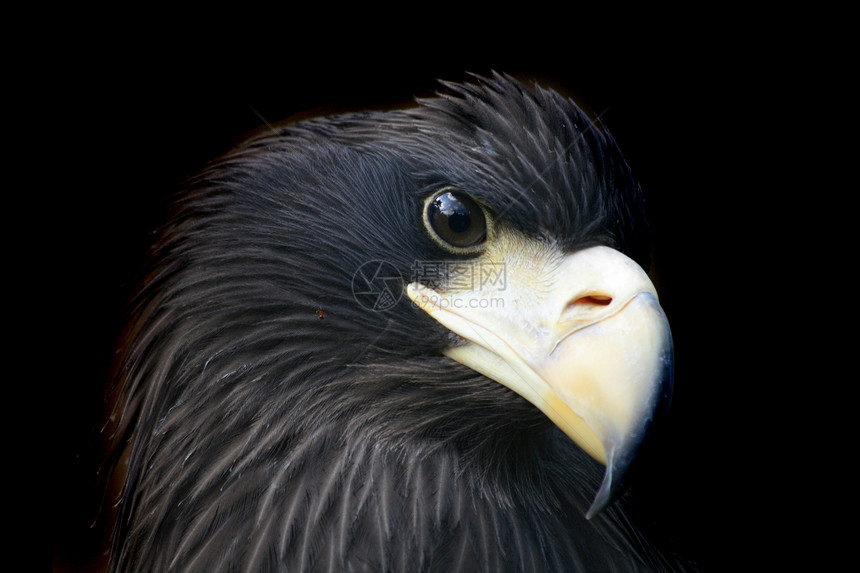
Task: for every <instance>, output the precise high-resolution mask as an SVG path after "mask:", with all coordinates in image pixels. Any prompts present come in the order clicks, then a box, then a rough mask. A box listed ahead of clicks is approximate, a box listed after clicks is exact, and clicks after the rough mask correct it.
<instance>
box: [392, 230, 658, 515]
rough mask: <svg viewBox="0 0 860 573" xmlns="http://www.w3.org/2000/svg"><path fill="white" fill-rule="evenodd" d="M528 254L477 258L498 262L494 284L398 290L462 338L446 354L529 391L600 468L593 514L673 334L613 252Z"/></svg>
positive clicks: (642, 414)
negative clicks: (603, 467)
mask: <svg viewBox="0 0 860 573" xmlns="http://www.w3.org/2000/svg"><path fill="white" fill-rule="evenodd" d="M533 248H534V249H538V248H539V247H537V246H533ZM526 250H528V249H526ZM534 255H535V256H528V255H527V254H526V256H524V253H523V250H522V248H520V249H518V252H517V255H516V256H508V255H500V254H499V253H498V252H497V253H494V254H490V255H489V256H490V257H492V261H488V260H487V261H480V260H479V261H478V262H477V263H476V264H482V263H487V264H489V263H490V262H491V263H492V264H493V265H495V267H494V268H496V269H503V272H504V275H505V276H504V280H500V278H499V275H498V274H496V275H494V276H495V280H494V281H493V282H492V284H478V285H477V288H470V289H451V288H449V289H447V290H446V291H444V292H443V291H438V290H433V289H431V288H429V287H427V286H425V285H423V284H421V283H419V282H413V283H411V284H409V285H408V287H407V293H408V295H409V297H410V298H411V299H412V300H413V301H414V303H415V304H417V305H418V306H419V307H420V308H422V309H423V310H425V311H426V312H427V313H429V314H430V315H431V316H433V317H434V318H435V319H436V320H437V321H438V322H440V323H441V324H443V325H444V326H446V327H447V328H448V329H450V330H451V331H452V332H454V333H456V334H457V335H459V336H460V337H462V338H463V339H464V340H465V342H464V343H463V344H461V345H456V346H451V347H449V348H447V349H446V350H445V354H446V355H447V356H449V357H450V358H452V359H454V360H456V361H458V362H460V363H462V364H464V365H466V366H469V367H470V368H473V369H474V370H476V371H478V372H480V373H482V374H484V375H485V376H487V377H489V378H491V379H493V380H496V381H498V382H499V383H501V384H504V385H505V386H507V387H508V388H510V389H511V390H513V391H515V392H517V393H518V394H520V395H521V396H523V397H524V398H525V399H527V400H529V401H530V402H531V403H533V404H534V405H535V406H537V407H538V408H540V410H541V411H543V412H544V414H546V415H547V416H548V417H549V418H550V419H551V420H552V421H553V422H554V423H555V424H556V425H557V426H558V427H559V428H560V429H561V430H562V431H564V432H565V434H567V435H568V436H569V437H570V438H571V439H572V440H573V441H574V442H576V443H577V444H578V445H579V446H580V447H581V448H582V449H583V450H585V451H586V452H588V453H589V454H590V455H591V456H592V457H594V458H595V459H597V460H598V461H600V462H601V463H603V464H604V465H606V466H607V468H606V472H605V475H604V479H603V484H602V485H601V488H600V490H599V491H598V492H597V494H596V496H595V499H594V502H593V503H592V506H591V508H590V509H589V511H588V513H587V516H588V517H592V516H593V515H595V514H597V513H598V512H599V511H600V510H601V509H603V508H604V507H606V506H607V505H608V504H609V503H611V502H612V500H613V499H614V498H615V497H617V495H618V494H619V493H620V492H621V491H622V489H623V485H624V480H623V478H624V475H625V474H626V473H627V470H628V469H629V467H630V464H631V462H632V461H633V459H634V457H635V454H636V452H637V451H638V450H639V447H640V446H641V444H642V442H643V440H644V438H645V436H646V435H647V434H648V431H649V429H650V427H651V423H652V421H653V418H654V414H655V411H657V410H658V409H659V407H660V406H661V404H664V403H665V402H667V401H668V398H669V395H670V393H671V384H672V362H673V358H672V340H671V332H670V329H669V324H668V321H667V320H666V317H665V315H664V313H663V311H662V309H661V307H660V305H659V304H658V302H657V300H658V299H657V293H656V290H655V288H654V285H653V284H652V282H651V280H650V279H649V278H648V276H647V275H646V274H645V272H644V271H643V270H642V269H641V267H639V266H638V265H637V264H636V263H635V262H634V261H632V260H631V259H629V258H628V257H626V256H625V255H623V254H621V253H620V252H618V251H616V250H614V249H610V248H608V247H592V248H589V249H586V250H583V251H578V252H576V253H574V254H571V255H565V256H559V257H555V258H553V257H547V256H537V253H535V254H534ZM499 264H502V266H501V267H500V266H499ZM478 282H479V283H480V281H478ZM473 286H474V285H473Z"/></svg>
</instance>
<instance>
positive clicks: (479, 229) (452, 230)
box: [427, 191, 487, 248]
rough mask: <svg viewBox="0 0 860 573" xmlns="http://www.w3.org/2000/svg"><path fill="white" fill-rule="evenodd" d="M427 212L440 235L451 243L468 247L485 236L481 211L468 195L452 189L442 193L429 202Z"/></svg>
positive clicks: (484, 221)
mask: <svg viewBox="0 0 860 573" xmlns="http://www.w3.org/2000/svg"><path fill="white" fill-rule="evenodd" d="M427 215H428V217H427V218H428V221H429V223H430V226H431V227H432V228H433V230H434V231H435V232H436V234H437V235H438V236H439V238H441V239H442V240H443V241H445V242H447V243H449V244H450V245H452V246H455V247H460V248H465V247H470V246H473V245H475V244H478V243H479V242H481V241H483V240H484V239H485V236H486V231H487V222H486V220H485V218H484V212H483V210H482V209H481V207H480V206H479V205H478V204H477V203H475V201H474V200H472V198H470V197H469V196H468V195H465V194H463V193H458V192H454V191H447V192H444V193H441V194H440V195H438V196H437V197H436V198H435V199H434V200H433V201H432V202H431V203H430V207H429V209H428V213H427Z"/></svg>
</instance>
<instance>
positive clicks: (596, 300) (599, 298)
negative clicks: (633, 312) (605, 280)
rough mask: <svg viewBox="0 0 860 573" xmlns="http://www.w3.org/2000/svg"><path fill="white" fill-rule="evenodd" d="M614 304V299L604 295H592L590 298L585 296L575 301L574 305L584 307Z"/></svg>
mask: <svg viewBox="0 0 860 573" xmlns="http://www.w3.org/2000/svg"><path fill="white" fill-rule="evenodd" d="M611 302H612V297H611V296H607V295H602V294H590V295H588V296H583V297H580V298H578V299H576V300H575V301H573V304H574V305H584V306H606V305H608V304H610V303H611Z"/></svg>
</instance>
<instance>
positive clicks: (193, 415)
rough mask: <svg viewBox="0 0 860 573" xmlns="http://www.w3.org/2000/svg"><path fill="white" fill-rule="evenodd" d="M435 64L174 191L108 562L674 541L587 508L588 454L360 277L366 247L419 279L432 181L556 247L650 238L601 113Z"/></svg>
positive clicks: (529, 566) (584, 563)
mask: <svg viewBox="0 0 860 573" xmlns="http://www.w3.org/2000/svg"><path fill="white" fill-rule="evenodd" d="M447 88H448V90H449V91H448V92H447V95H444V96H441V97H439V98H436V99H432V100H428V101H423V102H420V103H421V105H420V106H419V107H418V108H416V109H413V110H403V111H392V112H386V113H378V114H376V113H366V114H353V115H348V116H339V117H333V118H324V119H316V120H309V121H307V122H303V123H300V124H296V125H288V126H283V127H280V128H278V129H277V130H276V131H274V132H264V133H261V134H260V135H258V136H256V137H253V138H251V139H250V140H249V141H247V142H246V143H244V144H243V145H242V146H240V147H238V148H237V149H236V150H234V151H233V152H232V153H230V154H228V155H227V156H226V157H224V158H221V159H220V160H218V161H216V162H214V163H213V164H212V165H211V166H209V167H208V168H207V169H206V170H204V171H203V172H202V173H201V174H200V175H199V176H197V177H195V178H193V179H192V180H191V181H189V182H188V185H187V188H186V189H185V190H184V191H183V193H182V194H181V195H179V196H178V197H177V199H176V203H175V210H174V213H173V216H172V218H171V219H170V221H169V222H168V223H167V224H166V225H165V227H164V228H163V229H162V230H161V232H160V235H159V237H160V239H159V241H158V242H157V244H156V245H155V246H154V249H153V253H152V260H153V266H152V269H151V270H150V272H149V274H148V275H147V276H146V277H145V279H144V281H143V286H142V290H141V294H140V297H139V298H138V299H137V302H136V305H135V306H134V308H133V313H132V320H131V321H130V323H129V327H128V329H127V331H126V333H125V336H124V342H123V352H124V354H123V360H122V363H121V368H120V369H119V371H118V373H117V388H116V394H115V396H113V400H114V402H115V403H116V410H115V412H114V416H113V418H112V423H111V425H110V427H111V431H112V432H113V433H112V436H113V440H114V444H115V455H116V456H119V455H120V454H121V453H122V452H128V468H127V472H126V479H125V485H124V489H123V491H122V494H121V499H120V505H119V512H118V523H117V528H116V536H115V539H114V545H113V551H112V563H113V567H114V569H115V570H117V571H168V570H169V571H207V572H214V571H240V570H241V571H280V570H283V571H445V572H455V571H571V570H598V571H632V570H670V569H672V568H674V567H676V566H679V564H678V563H677V562H674V561H673V560H672V559H671V558H669V557H666V556H665V555H662V554H661V553H660V552H658V551H657V550H656V549H654V548H652V547H651V546H650V544H649V543H648V540H646V539H644V538H643V537H642V536H641V535H640V534H639V533H637V531H636V530H635V528H634V527H633V526H632V525H631V524H630V523H629V522H628V521H627V520H626V518H625V517H624V515H623V512H622V508H621V507H617V508H613V509H610V510H608V511H607V512H605V514H603V515H601V516H599V517H598V518H596V519H595V520H593V521H591V522H588V521H586V520H585V519H584V517H583V515H584V512H585V509H586V508H587V507H588V505H589V502H590V497H591V496H592V495H593V493H594V491H596V489H597V487H598V485H599V478H600V475H601V472H602V468H601V467H600V466H599V465H598V464H596V462H594V461H592V460H591V459H590V458H588V457H587V456H585V455H584V454H583V453H582V452H581V451H580V450H578V449H577V448H576V446H574V445H573V444H572V443H571V442H570V441H569V440H568V439H567V438H566V437H565V436H564V435H563V434H561V433H560V432H559V431H558V430H557V429H555V428H554V427H553V426H552V425H551V424H550V422H549V421H548V420H547V419H546V418H545V417H544V416H543V415H542V414H541V413H540V412H539V411H537V410H536V409H535V408H533V407H532V406H531V405H530V404H528V403H527V402H525V401H524V400H523V399H522V398H520V397H519V396H517V395H515V394H514V393H512V392H511V391H509V390H507V389H506V388H504V387H502V386H500V385H499V384H497V383H495V382H492V381H490V380H489V379H487V378H485V377H483V376H481V375H479V374H477V373H475V372H473V371H471V370H469V369H467V368H465V367H463V366H461V365H459V364H457V363H454V362H453V361H451V360H449V359H447V358H445V357H444V356H442V355H441V354H440V350H441V349H442V348H444V347H445V346H446V345H447V344H449V342H450V335H449V333H447V332H446V331H445V330H444V329H443V328H442V327H441V326H440V325H439V324H437V323H435V322H434V321H432V320H431V319H430V318H429V317H428V316H426V315H425V314H424V313H423V312H421V311H420V310H418V309H416V308H413V307H411V306H410V305H409V304H408V301H407V300H406V299H405V297H403V296H402V292H400V291H397V292H393V293H392V295H393V297H394V298H396V299H397V303H396V304H394V305H393V306H391V307H390V308H386V309H383V310H369V309H367V308H365V307H363V306H362V305H361V304H359V301H358V300H357V299H356V297H355V295H354V292H353V290H352V282H351V281H352V279H353V277H354V276H355V273H356V271H357V269H359V268H360V267H361V265H362V264H364V263H366V262H368V261H373V260H376V261H384V262H385V263H386V264H388V265H390V266H391V268H393V269H396V271H397V273H398V274H399V276H401V277H403V278H404V279H408V277H409V274H410V269H411V267H412V265H413V264H414V263H415V261H417V260H434V259H438V258H439V257H441V256H442V254H443V253H442V252H441V251H440V250H439V247H438V246H437V245H436V244H435V243H434V242H433V241H432V240H431V239H430V238H429V237H427V236H426V233H425V232H424V229H423V226H422V223H421V218H420V213H421V209H422V204H423V200H424V198H425V196H426V194H427V192H428V189H432V188H433V187H434V186H436V185H439V184H451V185H457V186H459V187H461V188H464V189H468V190H470V192H471V193H472V194H474V196H475V197H478V198H480V199H481V200H482V201H484V202H485V203H486V204H488V205H494V206H498V208H497V216H498V218H499V220H501V221H504V222H505V223H506V224H510V225H512V226H514V227H516V228H518V229H520V230H521V231H523V232H524V233H528V234H529V235H531V236H539V237H540V238H541V239H542V240H547V241H553V242H556V243H558V244H560V245H563V246H564V249H565V250H575V249H577V248H581V247H583V246H585V245H591V244H608V245H611V246H614V247H617V248H619V249H621V250H624V251H625V252H628V253H629V254H630V255H631V256H633V257H634V258H636V259H637V260H640V261H643V260H644V259H645V258H646V255H645V253H647V249H648V247H647V226H646V224H645V222H644V218H643V217H642V206H641V197H640V192H639V189H638V187H637V186H636V185H635V184H634V183H633V180H632V178H631V177H630V175H629V172H628V171H627V168H626V164H624V162H623V159H622V158H621V157H620V155H619V154H618V153H617V150H616V149H615V146H614V143H612V140H611V138H610V137H609V136H608V135H607V134H605V133H604V131H603V130H602V129H601V127H600V126H599V125H597V124H596V123H593V122H591V121H589V120H588V118H587V117H586V116H585V114H583V113H582V112H581V111H580V110H579V109H578V108H576V107H575V106H574V105H573V104H572V103H571V102H569V101H566V100H564V99H562V98H561V97H560V96H558V95H557V94H555V93H554V92H550V91H545V90H542V89H539V88H538V89H536V90H535V91H530V90H528V89H526V88H525V87H524V86H522V85H520V84H519V83H517V82H515V81H513V80H511V79H509V78H503V77H495V78H492V79H487V80H480V81H479V82H478V83H476V84H474V85H449V86H447ZM405 282H408V281H405ZM401 288H402V285H401ZM317 309H324V317H325V318H324V319H322V320H321V319H320V316H319V315H318V313H317Z"/></svg>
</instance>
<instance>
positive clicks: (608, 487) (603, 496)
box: [585, 462, 624, 519]
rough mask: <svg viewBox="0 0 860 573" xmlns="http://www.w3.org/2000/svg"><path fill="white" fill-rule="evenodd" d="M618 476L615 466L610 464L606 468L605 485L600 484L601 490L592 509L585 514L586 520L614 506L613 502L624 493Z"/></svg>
mask: <svg viewBox="0 0 860 573" xmlns="http://www.w3.org/2000/svg"><path fill="white" fill-rule="evenodd" d="M616 474H617V472H616V471H614V469H613V465H612V463H611V462H610V464H609V465H608V466H607V467H606V473H605V474H604V475H603V483H601V484H600V489H599V490H597V494H595V496H594V500H593V501H592V502H591V507H589V508H588V511H587V512H586V514H585V518H586V519H591V518H593V517H595V516H597V515H598V514H599V513H600V512H601V511H603V510H604V509H606V508H607V507H608V506H610V505H612V502H614V501H615V500H616V499H617V498H618V496H619V495H620V494H621V493H622V492H623V491H624V485H623V483H622V482H621V481H619V480H618V479H616V477H617V476H616Z"/></svg>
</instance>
